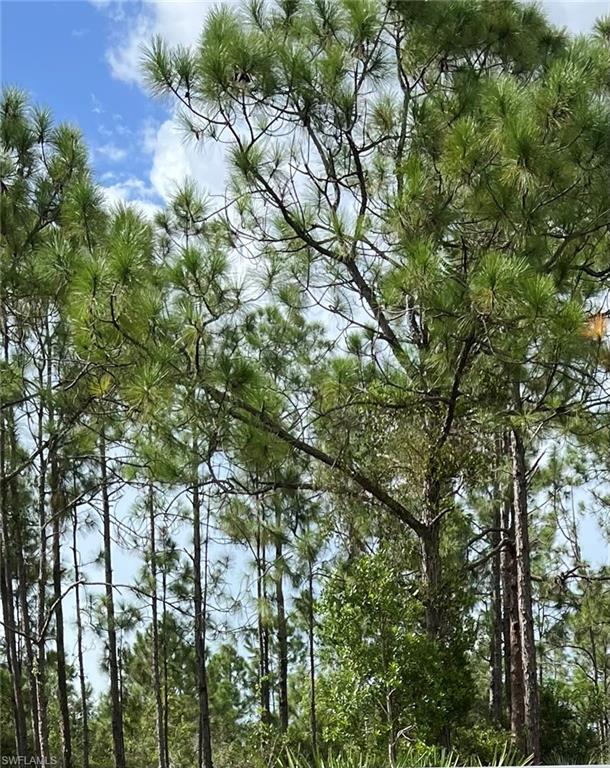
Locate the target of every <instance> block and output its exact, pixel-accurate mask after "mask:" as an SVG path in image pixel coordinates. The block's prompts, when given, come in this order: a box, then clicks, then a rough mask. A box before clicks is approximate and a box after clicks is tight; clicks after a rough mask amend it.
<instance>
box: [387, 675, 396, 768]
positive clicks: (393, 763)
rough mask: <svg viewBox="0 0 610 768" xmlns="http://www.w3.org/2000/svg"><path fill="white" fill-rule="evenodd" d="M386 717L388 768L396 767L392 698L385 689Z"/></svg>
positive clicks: (389, 691) (390, 692)
mask: <svg viewBox="0 0 610 768" xmlns="http://www.w3.org/2000/svg"><path fill="white" fill-rule="evenodd" d="M386 716H387V719H388V762H389V764H390V768H395V766H396V725H395V716H394V697H393V695H392V691H391V690H388V689H387V688H386Z"/></svg>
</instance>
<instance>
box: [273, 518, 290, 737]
mask: <svg viewBox="0 0 610 768" xmlns="http://www.w3.org/2000/svg"><path fill="white" fill-rule="evenodd" d="M275 524H276V529H277V530H276V539H275V565H276V577H275V598H276V603H277V645H278V657H279V658H278V672H279V674H278V688H279V697H278V698H279V712H280V729H281V731H282V732H283V733H285V732H286V731H287V730H288V717H289V713H288V631H287V626H286V607H285V601H284V569H283V565H284V562H283V559H284V556H283V551H282V535H283V532H282V513H281V510H280V507H279V504H278V508H277V511H276V518H275Z"/></svg>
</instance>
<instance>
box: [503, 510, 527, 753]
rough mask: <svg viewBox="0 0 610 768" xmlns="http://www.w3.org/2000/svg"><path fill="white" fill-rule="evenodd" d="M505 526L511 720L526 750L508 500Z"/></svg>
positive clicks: (516, 738) (516, 737)
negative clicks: (506, 540) (507, 542)
mask: <svg viewBox="0 0 610 768" xmlns="http://www.w3.org/2000/svg"><path fill="white" fill-rule="evenodd" d="M502 527H503V528H504V530H505V536H506V538H507V539H508V540H509V544H508V546H506V547H504V548H503V550H502V589H503V593H504V605H505V613H506V617H507V621H506V624H507V625H508V631H507V640H508V645H507V648H508V654H507V656H508V665H507V666H508V678H509V686H508V688H509V690H510V698H509V719H510V731H511V736H512V740H513V743H514V744H515V745H516V746H517V747H519V748H520V749H524V748H525V744H524V741H523V735H524V727H525V725H524V723H525V713H524V704H523V662H522V658H521V632H520V627H519V612H518V605H517V562H516V559H515V528H514V520H513V509H512V504H511V502H510V501H509V500H508V499H506V500H505V503H504V507H503V517H502Z"/></svg>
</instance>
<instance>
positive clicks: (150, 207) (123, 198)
mask: <svg viewBox="0 0 610 768" xmlns="http://www.w3.org/2000/svg"><path fill="white" fill-rule="evenodd" d="M101 190H102V193H103V195H104V198H105V200H106V204H107V206H108V207H109V208H111V207H114V206H116V205H119V204H125V203H128V204H129V205H133V206H134V207H135V208H137V209H138V210H139V211H140V212H141V213H143V214H144V216H146V217H147V218H152V217H153V216H154V215H155V214H156V213H158V212H159V211H160V210H161V206H159V205H157V203H155V202H154V201H153V200H152V199H151V198H154V196H155V194H154V190H153V189H151V188H150V187H149V186H147V185H146V183H145V182H144V181H142V179H138V178H136V177H135V176H130V177H128V178H126V179H124V180H123V181H119V182H117V183H116V184H110V185H109V186H102V187H101Z"/></svg>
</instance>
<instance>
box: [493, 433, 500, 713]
mask: <svg viewBox="0 0 610 768" xmlns="http://www.w3.org/2000/svg"><path fill="white" fill-rule="evenodd" d="M501 456H502V445H501V444H498V442H497V441H496V467H495V474H496V476H495V478H494V488H493V491H494V494H493V495H494V498H493V519H492V528H493V530H492V534H491V547H492V551H493V552H494V555H493V557H492V561H491V629H490V640H491V642H490V657H491V682H490V698H491V716H492V719H493V721H494V723H495V725H496V726H500V725H501V723H502V630H503V621H502V589H501V574H500V571H501V564H500V559H501V550H500V543H501V540H502V536H501V530H500V529H501V526H502V511H501V510H502V496H501V486H500V482H499V477H498V473H499V467H500V460H501Z"/></svg>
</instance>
